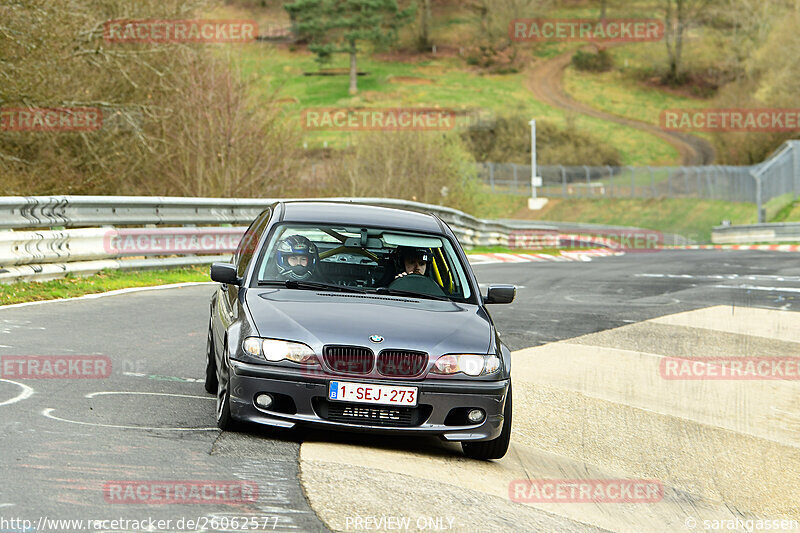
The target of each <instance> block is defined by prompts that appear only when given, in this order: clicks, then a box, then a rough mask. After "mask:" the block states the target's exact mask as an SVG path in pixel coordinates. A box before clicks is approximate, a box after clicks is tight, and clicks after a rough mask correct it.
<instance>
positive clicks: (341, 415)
mask: <svg viewBox="0 0 800 533" xmlns="http://www.w3.org/2000/svg"><path fill="white" fill-rule="evenodd" d="M211 279H213V280H214V281H216V282H219V283H220V286H219V289H218V290H217V291H216V292H215V293H214V295H213V296H212V299H211V318H210V323H209V328H208V348H207V367H206V368H207V370H206V380H205V387H206V390H207V391H208V392H209V393H215V394H216V395H217V425H218V426H219V427H220V428H222V429H232V428H234V427H235V426H237V424H238V423H240V422H253V423H258V424H266V425H271V426H278V427H283V428H292V427H295V426H297V425H314V426H317V427H326V428H329V429H336V430H345V431H367V432H382V433H396V434H400V433H402V434H408V435H412V434H418V435H423V434H428V435H437V436H439V437H440V438H442V439H445V440H448V441H459V442H461V445H462V448H463V450H464V453H465V454H466V455H467V456H469V457H473V458H477V459H498V458H501V457H503V455H505V453H506V451H507V449H508V444H509V439H510V436H511V367H510V363H511V358H510V352H509V350H508V348H507V347H506V346H505V345H504V344H502V342H501V341H500V338H499V336H498V334H497V330H496V328H495V326H494V323H493V322H492V318H491V316H490V315H489V313H488V311H487V309H486V307H485V305H486V304H492V303H510V302H511V301H512V300H513V299H514V296H515V292H516V289H515V287H514V286H511V285H493V286H490V287H489V288H488V290H487V294H486V295H482V294H481V293H480V290H479V287H478V282H477V280H476V278H475V275H474V274H473V272H472V269H471V268H470V265H469V263H468V262H467V257H466V255H465V254H464V251H463V250H462V249H461V246H460V245H459V243H458V240H457V239H456V237H455V235H454V234H453V232H452V230H451V229H450V228H449V227H448V226H447V224H445V223H444V222H443V221H442V220H440V219H439V218H438V217H436V216H434V215H430V214H422V213H414V212H410V211H403V210H397V209H388V208H381V207H372V206H366V205H358V204H353V203H340V202H281V203H276V204H274V205H273V206H271V207H270V208H268V209H266V210H265V211H264V212H263V213H261V214H260V215H259V216H258V217H257V218H256V220H255V221H254V222H253V223H252V224H251V225H250V227H249V228H248V229H247V231H246V232H245V234H244V236H243V237H242V240H241V241H240V243H239V246H238V249H237V250H236V252H235V254H234V255H233V258H232V262H231V263H215V264H214V265H212V267H211Z"/></svg>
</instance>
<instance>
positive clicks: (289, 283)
mask: <svg viewBox="0 0 800 533" xmlns="http://www.w3.org/2000/svg"><path fill="white" fill-rule="evenodd" d="M284 285H286V288H287V289H312V290H320V289H321V290H334V291H341V292H357V293H360V294H364V293H366V292H367V291H365V290H364V289H359V288H358V287H348V286H347V285H337V284H335V283H322V282H320V281H296V280H293V279H287V280H286V283H285V284H284Z"/></svg>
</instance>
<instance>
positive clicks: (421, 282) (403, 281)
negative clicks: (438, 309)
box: [389, 274, 445, 296]
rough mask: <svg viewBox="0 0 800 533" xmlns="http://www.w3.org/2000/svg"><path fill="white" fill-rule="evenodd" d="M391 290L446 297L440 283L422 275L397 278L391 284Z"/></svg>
mask: <svg viewBox="0 0 800 533" xmlns="http://www.w3.org/2000/svg"><path fill="white" fill-rule="evenodd" d="M389 289H396V290H398V291H409V292H418V293H420V294H427V295H430V296H445V294H444V291H443V290H442V288H441V287H440V286H439V284H438V283H436V282H435V281H433V280H432V279H431V278H429V277H427V276H423V275H422V274H407V275H405V276H403V277H401V278H397V279H396V280H394V281H392V282H391V283H390V284H389Z"/></svg>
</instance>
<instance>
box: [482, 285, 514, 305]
mask: <svg viewBox="0 0 800 533" xmlns="http://www.w3.org/2000/svg"><path fill="white" fill-rule="evenodd" d="M516 295H517V288H516V287H515V286H514V285H489V290H488V291H487V292H486V298H484V303H487V304H510V303H511V302H513V301H514V297H515V296H516Z"/></svg>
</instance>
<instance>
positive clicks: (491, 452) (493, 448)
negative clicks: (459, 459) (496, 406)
mask: <svg viewBox="0 0 800 533" xmlns="http://www.w3.org/2000/svg"><path fill="white" fill-rule="evenodd" d="M511 412H512V406H511V385H510V384H509V386H508V397H507V398H506V406H505V408H504V409H503V429H502V431H501V432H500V436H498V437H497V438H496V439H492V440H486V441H481V442H462V443H461V449H462V450H463V451H464V455H466V456H467V457H469V458H470V459H481V460H488V459H501V458H502V457H503V456H504V455H505V454H506V452H507V451H508V445H509V443H510V442H511Z"/></svg>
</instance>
